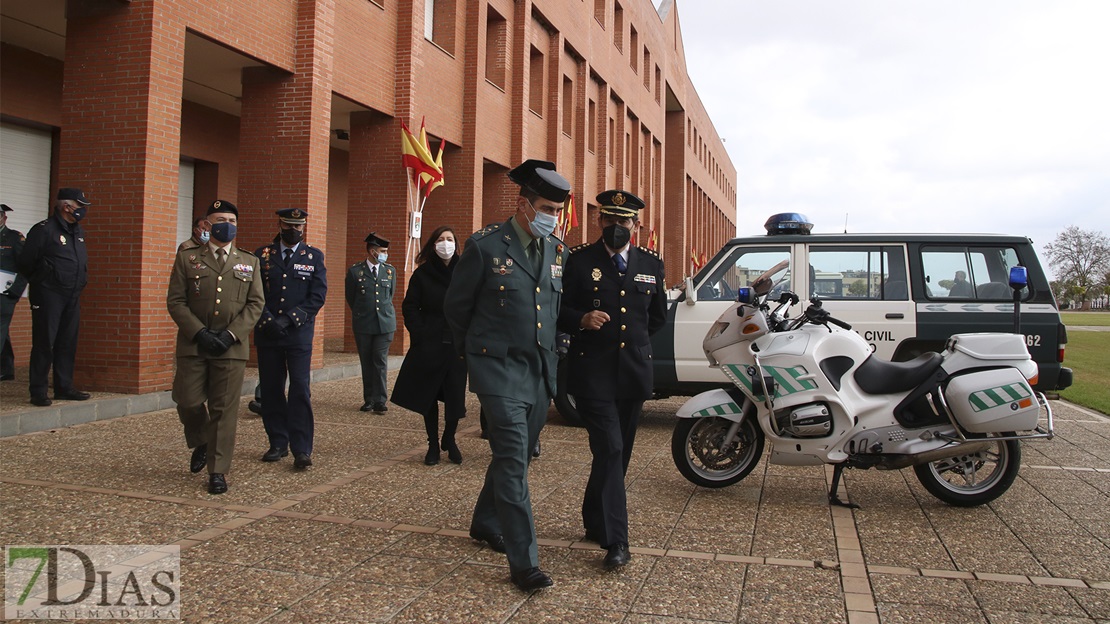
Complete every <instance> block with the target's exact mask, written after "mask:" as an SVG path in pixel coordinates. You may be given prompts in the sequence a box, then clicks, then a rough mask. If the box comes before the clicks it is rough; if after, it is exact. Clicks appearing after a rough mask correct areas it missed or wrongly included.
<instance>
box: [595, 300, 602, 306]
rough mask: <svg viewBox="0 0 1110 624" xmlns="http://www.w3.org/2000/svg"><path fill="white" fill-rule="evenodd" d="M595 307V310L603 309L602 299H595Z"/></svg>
mask: <svg viewBox="0 0 1110 624" xmlns="http://www.w3.org/2000/svg"><path fill="white" fill-rule="evenodd" d="M594 307H595V308H600V307H601V299H594Z"/></svg>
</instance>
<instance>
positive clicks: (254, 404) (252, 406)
mask: <svg viewBox="0 0 1110 624" xmlns="http://www.w3.org/2000/svg"><path fill="white" fill-rule="evenodd" d="M247 409H249V410H250V411H251V412H253V413H255V414H258V415H259V416H261V415H262V403H260V402H259V401H251V402H250V403H247Z"/></svg>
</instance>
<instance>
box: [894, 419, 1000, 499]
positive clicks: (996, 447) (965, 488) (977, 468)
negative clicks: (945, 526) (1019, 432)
mask: <svg viewBox="0 0 1110 624" xmlns="http://www.w3.org/2000/svg"><path fill="white" fill-rule="evenodd" d="M1002 435H1013V434H1008V433H1007V434H1002ZM1020 468H1021V444H1020V443H1019V442H1018V441H1017V440H999V441H997V442H994V443H993V444H992V445H991V446H990V447H989V448H987V449H986V450H983V451H980V452H978V453H972V454H969V455H960V456H958V457H952V458H950V459H942V460H939V461H935V462H930V463H928V464H922V465H920V466H914V467H913V471H914V473H915V474H917V480H918V481H920V482H921V485H923V486H925V489H926V490H928V491H929V493H930V494H932V495H933V496H936V497H937V498H939V499H940V500H942V501H944V502H945V503H948V504H949V505H953V506H956V507H977V506H979V505H984V504H986V503H989V502H991V501H992V500H994V499H996V498H998V497H999V496H1002V494H1003V493H1005V492H1006V490H1008V489H1010V486H1011V485H1013V483H1014V479H1016V478H1017V475H1018V470H1019V469H1020Z"/></svg>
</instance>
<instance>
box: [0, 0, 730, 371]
mask: <svg viewBox="0 0 1110 624" xmlns="http://www.w3.org/2000/svg"><path fill="white" fill-rule="evenodd" d="M0 14H2V18H3V21H2V25H3V29H2V32H3V39H2V47H0V114H2V119H0V121H2V131H3V134H2V135H0V147H2V148H3V159H4V162H3V171H4V173H3V180H2V182H3V184H2V185H0V195H2V196H3V197H2V201H3V202H4V203H6V204H9V205H11V206H13V207H14V208H15V209H16V212H14V213H11V216H12V218H11V219H10V222H9V225H11V227H13V228H15V229H21V230H23V231H24V232H26V231H27V230H28V229H29V227H30V225H31V224H33V223H35V222H37V221H38V220H41V219H42V218H45V217H46V215H47V210H48V206H49V203H50V198H51V197H53V193H54V192H55V191H56V189H57V188H58V187H60V186H79V187H82V188H84V189H85V191H86V194H87V195H88V196H89V198H90V199H91V200H92V201H93V206H92V207H91V209H90V211H89V216H88V218H87V219H86V220H85V222H84V223H83V225H84V226H85V228H86V231H87V233H88V241H89V242H88V247H89V253H90V261H89V264H90V284H89V287H88V288H87V289H86V290H85V293H84V295H83V299H82V301H83V313H82V326H81V342H80V347H79V350H78V359H77V367H78V371H77V374H78V379H77V381H78V384H79V386H80V387H82V388H87V389H94V390H103V391H116V392H126V393H139V392H148V391H153V390H162V389H167V388H168V387H169V386H170V382H171V379H172V374H173V366H174V362H173V350H174V346H173V345H174V335H175V331H176V328H175V326H174V324H173V322H172V321H171V320H170V318H169V316H168V314H167V313H166V306H165V296H166V285H167V281H168V277H169V270H170V266H171V263H172V259H173V255H174V252H175V250H176V247H177V244H178V242H180V241H181V240H184V239H185V238H187V237H188V229H189V221H190V219H191V217H192V215H193V214H194V212H197V213H198V214H202V213H201V212H199V211H202V210H203V208H204V207H205V206H206V205H207V204H208V203H209V202H211V201H212V200H213V199H216V198H221V199H227V200H231V201H233V202H235V203H236V204H237V205H238V206H239V208H240V220H239V232H240V234H239V239H238V241H237V242H238V243H239V244H240V245H241V246H243V247H244V248H246V249H254V248H255V247H256V246H259V245H261V244H263V243H265V242H266V241H268V240H269V239H271V238H272V237H273V236H274V235H275V234H276V231H277V225H276V219H275V217H274V215H273V211H274V210H276V209H279V208H287V207H294V206H295V207H300V208H303V209H307V210H308V211H309V212H310V214H311V218H310V220H309V241H310V242H311V244H313V245H315V246H317V247H320V248H321V249H323V250H324V252H325V253H326V255H327V263H328V266H329V267H330V268H331V270H332V271H331V273H332V279H331V284H330V286H331V293H329V297H328V303H327V305H326V306H325V307H324V311H323V312H322V319H321V324H320V325H319V327H320V330H319V331H318V332H317V334H318V340H320V342H321V345H318V346H322V345H323V343H325V342H326V343H327V345H328V347H329V348H337V349H339V348H344V346H346V347H348V348H350V347H353V340H352V338H351V335H350V331H349V329H348V327H349V312H348V310H347V307H346V305H345V303H344V300H343V275H344V271H345V268H346V267H347V266H349V265H350V264H352V263H354V262H357V261H359V260H360V259H362V258H363V257H364V255H365V249H364V245H363V242H362V239H363V237H364V236H365V235H366V233H367V232H368V231H370V230H371V229H373V230H376V231H377V232H378V233H379V234H381V235H382V236H385V237H386V238H389V239H391V240H392V241H394V244H393V246H392V247H391V258H392V262H393V263H394V264H395V265H397V266H398V267H399V268H401V265H403V264H404V257H405V252H406V243H407V241H408V240H409V239H408V238H407V232H408V221H409V205H410V203H409V202H410V200H409V186H408V182H407V180H408V178H407V175H406V172H405V170H403V169H402V168H401V165H400V125H401V122H402V121H404V122H407V123H408V124H409V125H410V126H411V127H414V128H418V127H419V124H420V121H421V119H422V118H423V119H425V120H426V124H427V130H428V134H429V135H430V140H431V143H432V145H433V146H438V144H439V140H440V139H441V138H442V139H445V140H446V149H445V151H444V159H443V160H444V164H443V168H444V171H445V174H446V175H445V179H446V185H445V186H443V187H441V188H440V189H438V190H437V191H435V192H434V193H433V194H432V195H431V197H430V198H429V199H428V201H427V204H426V206H425V208H424V214H423V222H424V225H425V233H427V232H428V231H430V230H431V229H432V228H434V227H435V226H437V225H440V224H444V223H445V224H450V225H452V226H453V227H454V228H455V229H456V230H457V231H458V232H459V233H460V235H462V236H465V235H466V233H469V232H470V231H473V230H475V229H478V228H480V227H482V226H483V225H485V224H487V223H491V222H494V221H502V220H504V219H505V218H507V217H508V216H509V214H510V211H511V208H509V206H511V205H512V204H511V201H512V196H513V195H515V192H516V187H515V186H514V185H512V184H511V183H510V182H509V181H508V179H507V178H506V175H505V174H506V172H507V171H508V170H509V169H510V168H512V167H513V166H515V165H516V164H518V163H519V162H521V161H523V160H524V159H526V158H544V159H548V160H552V161H554V162H555V163H556V164H557V165H558V169H559V171H560V172H562V173H564V175H566V176H567V177H568V178H569V179H570V180H571V183H572V185H573V188H574V194H575V197H576V198H577V201H578V205H579V211H580V215H581V216H580V222H581V227H579V228H575V229H573V230H572V231H571V232H570V233H569V235H568V236H567V242H568V243H571V244H576V243H579V242H582V241H584V240H593V239H595V238H596V236H597V235H598V232H597V231H596V226H595V222H596V206H593V205H592V203H591V202H593V197H594V196H595V195H596V194H597V193H598V192H600V191H602V190H604V189H606V188H614V187H620V188H624V189H626V190H629V191H631V192H633V193H636V194H637V195H639V196H641V197H642V198H644V199H645V200H646V201H647V204H648V206H649V208H648V209H646V210H644V211H643V212H642V221H643V225H644V229H643V232H642V233H641V242H646V241H645V239H646V237H647V236H649V235H650V232H651V231H652V230H655V231H656V233H657V235H658V238H659V243H660V250H661V252H662V253H663V256H664V258H665V259H666V262H667V274H668V279H669V281H671V282H672V284H673V283H678V282H679V281H680V280H681V278H682V276H683V275H684V274H686V273H689V269H690V261H689V257H690V250H691V249H692V248H693V249H697V250H699V252H700V251H706V252H708V253H709V254H710V255H711V254H712V252H714V251H715V250H716V249H718V248H719V247H720V245H721V244H722V243H723V242H724V241H725V240H727V239H729V238H731V237H732V236H733V235H734V231H735V215H736V171H735V169H734V168H733V166H732V163H731V162H730V161H729V158H728V155H727V154H726V153H725V150H724V148H723V146H722V144H721V141H720V139H719V138H718V136H717V134H716V131H715V130H714V128H713V124H712V122H711V121H710V119H709V117H708V116H707V114H706V112H705V110H704V108H703V107H702V104H701V102H700V101H699V99H698V95H697V93H696V92H695V91H694V87H693V86H692V85H691V84H690V81H689V78H688V76H687V74H686V62H685V58H684V54H683V47H682V32H681V28H680V20H679V10H678V6H677V4H676V2H675V1H674V0H662V2H661V6H660V7H659V8H658V9H657V8H656V7H655V6H654V5H653V3H652V1H651V0H515V1H514V0H203V1H202V0H4V1H3V3H2V4H0ZM406 278H407V271H402V275H401V282H402V283H403V281H404V279H406ZM402 294H403V289H402ZM402 294H399V295H398V300H397V302H396V303H397V304H398V307H399V304H400V298H401V296H402ZM24 301H25V300H24ZM29 326H30V319H29V313H28V312H27V310H26V303H25V302H24V303H21V304H20V308H19V309H18V310H17V312H16V318H15V322H14V324H13V333H14V336H13V340H14V341H15V347H16V351H17V358H18V360H17V365H26V361H27V357H28V354H29V352H30V329H29ZM398 336H399V337H400V336H401V334H400V333H399V334H398ZM394 345H395V349H396V350H397V352H401V350H402V349H403V348H404V341H403V340H397V341H396V342H395V343H394ZM320 351H321V349H319V348H318V349H317V352H316V364H317V365H319V364H320V362H321V360H322V356H321V355H320Z"/></svg>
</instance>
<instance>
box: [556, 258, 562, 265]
mask: <svg viewBox="0 0 1110 624" xmlns="http://www.w3.org/2000/svg"><path fill="white" fill-rule="evenodd" d="M562 263H563V257H562V256H555V264H562Z"/></svg>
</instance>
